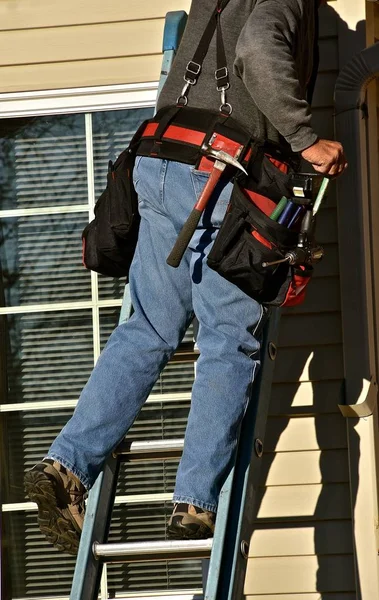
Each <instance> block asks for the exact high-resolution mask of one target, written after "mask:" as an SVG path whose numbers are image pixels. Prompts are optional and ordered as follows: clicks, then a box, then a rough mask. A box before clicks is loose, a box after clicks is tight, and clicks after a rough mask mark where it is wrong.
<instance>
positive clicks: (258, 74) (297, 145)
mask: <svg viewBox="0 0 379 600" xmlns="http://www.w3.org/2000/svg"><path fill="white" fill-rule="evenodd" d="M307 1H308V2H309V0H257V3H256V5H255V7H254V9H253V10H252V12H251V14H250V17H249V19H248V21H247V22H246V24H245V26H244V28H243V30H242V31H241V34H240V37H239V40H238V43H237V47H236V60H235V63H234V70H235V73H236V74H237V75H238V76H239V77H241V79H242V80H243V82H244V84H245V86H246V88H247V90H248V91H249V93H250V94H251V96H252V98H253V100H254V102H255V103H256V105H257V106H258V108H259V110H260V111H261V112H262V113H263V114H264V115H265V116H266V117H267V119H268V120H269V121H270V122H271V123H272V125H273V126H274V127H275V128H276V129H277V130H278V131H279V133H280V134H281V135H282V136H283V137H284V138H285V139H286V140H287V142H288V143H289V144H290V146H291V148H292V150H293V151H294V152H301V151H302V150H305V149H306V148H308V147H309V146H311V145H312V144H314V143H315V142H316V141H317V134H316V133H315V132H314V130H313V129H312V127H311V110H310V106H309V104H308V102H307V100H306V99H305V98H304V94H303V93H302V89H301V85H300V82H299V77H298V74H297V69H296V63H295V58H294V48H295V44H296V37H297V32H298V31H299V30H300V26H301V20H302V19H303V18H305V17H304V13H307V11H304V6H305V3H306V2H307ZM303 26H304V25H303ZM310 44H311V45H312V47H311V48H310V49H309V51H308V52H307V54H308V55H309V57H312V49H313V41H311V42H310Z"/></svg>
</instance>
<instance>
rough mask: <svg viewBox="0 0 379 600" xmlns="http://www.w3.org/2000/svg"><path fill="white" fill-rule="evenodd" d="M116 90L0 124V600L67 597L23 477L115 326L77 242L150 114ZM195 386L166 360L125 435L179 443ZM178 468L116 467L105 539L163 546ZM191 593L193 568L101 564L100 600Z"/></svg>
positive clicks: (62, 572) (196, 570)
mask: <svg viewBox="0 0 379 600" xmlns="http://www.w3.org/2000/svg"><path fill="white" fill-rule="evenodd" d="M126 87H127V86H126ZM112 91H113V92H114V94H113V95H112V94H111V100H108V104H109V105H108V106H106V99H105V97H104V93H103V92H102V94H100V95H97V96H96V95H95V96H94V105H95V106H96V105H97V106H98V108H99V109H101V110H97V111H96V110H91V111H89V110H88V109H87V110H85V108H84V106H82V107H80V106H79V103H80V102H82V104H83V105H85V106H86V107H87V106H88V104H90V101H89V100H88V99H86V98H83V97H82V96H83V95H80V94H78V98H79V97H80V99H79V100H77V101H76V103H75V102H74V101H73V99H72V97H70V102H68V100H69V99H68V98H63V99H60V100H59V102H58V100H57V98H56V94H55V96H54V98H53V99H51V100H49V98H47V99H46V98H45V97H44V98H42V99H41V97H40V95H39V94H38V93H37V94H35V97H33V98H32V99H31V98H30V95H29V96H28V97H27V98H24V99H23V98H21V99H20V98H16V99H15V100H14V102H13V105H12V106H13V109H14V110H15V113H16V114H15V115H14V116H12V118H6V119H2V120H1V122H0V161H1V169H0V173H1V175H0V191H1V204H0V273H1V277H0V325H1V338H0V339H1V342H0V343H1V347H0V385H1V401H0V427H1V431H0V434H1V445H2V447H1V490H0V491H1V496H0V500H1V504H2V513H1V519H2V523H1V525H2V531H3V536H2V569H3V580H4V581H3V585H4V587H5V596H4V600H8V599H12V600H13V599H16V598H17V599H19V598H33V599H37V598H56V599H58V598H59V599H62V598H67V597H68V595H69V590H70V587H71V580H72V575H73V571H74V565H75V559H74V558H73V557H69V556H68V555H65V554H61V553H59V552H58V551H56V550H55V549H53V548H52V547H50V546H49V545H48V544H47V543H46V542H45V540H44V538H43V536H42V535H41V534H40V532H39V529H38V526H37V521H36V514H35V507H34V506H33V504H32V503H29V502H28V501H27V499H26V498H25V495H24V491H23V483H22V480H23V473H24V471H25V470H26V469H28V468H30V467H32V466H33V465H34V464H35V462H37V461H38V460H40V459H41V458H42V457H43V456H44V455H45V453H46V451H47V449H48V447H49V445H50V444H51V442H52V440H53V439H54V437H55V436H56V435H57V433H58V432H59V431H60V429H61V427H62V426H63V425H64V423H65V422H66V421H67V419H68V418H69V417H70V416H71V414H72V411H73V408H74V406H75V404H76V402H77V399H78V396H79V394H80V391H81V389H82V387H83V385H84V384H85V382H86V380H87V378H88V376H89V374H90V372H91V369H92V367H93V364H94V362H96V360H97V358H98V356H99V353H100V351H101V348H102V347H103V345H104V344H105V341H106V339H107V338H108V336H109V334H110V332H111V331H112V329H113V328H114V326H115V325H116V324H117V321H118V316H119V308H120V306H121V302H122V296H123V292H124V282H123V281H122V280H118V279H110V278H105V277H102V276H98V275H97V274H95V273H90V272H88V271H86V270H85V269H84V268H83V267H82V265H81V231H82V229H83V228H84V226H85V224H86V223H87V222H88V219H89V218H91V217H92V214H93V207H94V201H95V198H96V197H98V196H99V194H100V192H101V191H102V189H103V187H104V185H105V181H106V170H107V163H108V161H109V160H110V159H112V160H114V159H115V158H116V156H117V155H118V154H119V153H120V152H121V151H122V150H123V148H124V147H125V146H126V145H127V143H128V140H129V139H130V137H131V135H132V134H133V132H134V131H135V130H136V128H137V126H138V124H139V123H140V122H141V121H142V120H143V119H146V118H148V117H149V116H150V115H151V114H152V112H153V108H152V106H153V104H154V95H153V93H152V92H151V91H150V92H149V91H148V92H146V94H145V96H144V97H143V98H142V99H141V98H140V99H138V98H139V97H138V94H140V96H141V94H142V92H143V90H142V91H141V86H140V87H139V88H138V89H137V91H135V90H134V91H133V90H129V89H127V90H126V91H125V93H124V92H123V94H124V95H122V94H121V95H120V93H116V92H115V90H112ZM116 91H117V90H116ZM153 91H154V90H153ZM154 93H155V91H154ZM133 94H134V95H133ZM136 94H137V97H136ZM149 94H150V95H149ZM142 96H143V94H142ZM120 98H121V100H122V101H121V100H120ZM116 99H117V102H116ZM23 102H24V104H22V103H23ZM44 102H45V108H43V107H41V105H43V103H44ZM65 102H66V104H67V111H66V112H67V114H64V110H65V106H64V105H65ZM86 102H87V104H86ZM20 103H21V104H20ZM25 103H26V104H27V105H28V106H29V108H28V110H27V111H25V110H24V108H23V107H24V105H25ZM49 103H50V105H49ZM114 106H116V107H117V110H114V109H113V108H114ZM30 107H31V108H30ZM46 107H47V108H46ZM25 112H26V113H27V114H26V115H25ZM41 113H45V114H41ZM7 114H12V111H11V107H8V112H7ZM21 114H22V116H19V115H21ZM187 339H188V340H190V339H191V333H190V332H189V333H188V337H187ZM193 375H194V365H193V362H192V361H191V360H188V362H173V363H170V364H169V365H168V366H167V367H166V369H165V371H164V372H163V373H162V375H161V377H160V379H159V380H158V381H157V383H156V385H155V387H154V390H153V393H152V396H151V398H150V399H149V401H148V402H147V404H146V406H145V408H144V409H143V410H142V412H141V415H140V417H139V419H138V421H137V422H136V423H135V425H134V427H133V429H132V430H131V432H130V434H129V436H130V437H132V438H133V439H164V438H178V437H183V435H184V429H185V425H186V419H187V415H188V410H189V392H190V389H191V385H192V381H193ZM176 467H177V461H166V462H163V461H162V462H159V463H158V462H152V463H146V464H140V463H138V465H133V464H129V465H127V466H123V467H122V472H121V476H120V480H119V486H118V497H119V500H118V501H117V503H116V506H115V510H114V515H113V524H112V529H111V535H110V539H111V540H112V541H138V540H139V541H145V540H157V539H164V537H165V522H166V520H167V518H168V515H169V513H170V512H171V509H172V505H171V503H170V502H169V500H170V497H171V494H172V491H173V485H174V480H175V474H176ZM120 499H121V502H120ZM199 588H201V575H200V563H199V561H197V562H191V563H188V562H185V561H184V562H182V561H175V562H171V563H167V562H164V563H159V564H156V563H150V564H149V563H147V564H142V563H137V564H130V565H129V564H127V565H115V566H110V567H108V593H109V594H110V597H114V596H117V595H118V594H121V593H122V592H124V595H125V592H127V593H128V594H132V595H133V594H134V595H140V594H141V592H148V591H150V590H157V589H158V590H159V589H161V590H167V589H169V590H185V589H186V590H194V591H195V590H196V591H197V590H198V589H199ZM103 595H104V597H106V596H105V590H104V589H103Z"/></svg>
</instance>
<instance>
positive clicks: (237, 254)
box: [207, 182, 310, 306]
mask: <svg viewBox="0 0 379 600" xmlns="http://www.w3.org/2000/svg"><path fill="white" fill-rule="evenodd" d="M297 242H298V232H296V231H292V230H290V229H288V228H286V227H284V226H283V225H280V224H279V223H277V222H276V221H273V220H272V219H270V218H269V217H267V216H266V215H265V214H264V213H262V212H261V211H260V210H259V209H258V208H257V207H256V206H254V204H253V203H252V202H251V201H250V200H249V198H247V197H246V195H245V193H244V192H243V189H242V188H241V187H240V185H239V183H238V182H236V183H235V185H234V189H233V193H232V197H231V200H230V204H229V207H228V210H227V213H226V215H225V218H224V221H223V223H222V225H221V228H220V231H219V233H218V235H217V237H216V240H215V242H214V245H213V247H212V249H211V251H210V253H209V256H208V261H207V262H208V265H209V267H210V268H212V269H214V270H215V271H217V273H219V274H220V275H222V276H223V277H225V279H227V280H228V281H231V282H232V283H234V284H235V285H237V286H238V287H239V288H240V289H241V290H242V291H244V292H245V293H246V294H247V295H248V296H250V297H251V298H254V299H255V300H257V301H258V302H260V303H261V304H269V305H273V306H283V305H289V304H288V303H287V302H286V300H287V299H288V300H289V297H290V295H291V293H292V294H295V296H296V290H295V291H294V290H293V286H294V284H295V283H296V282H297V285H298V290H299V291H300V287H299V286H300V282H301V279H302V274H303V275H304V281H303V284H304V285H303V286H302V288H304V287H305V283H307V282H308V280H309V277H310V272H309V271H308V270H305V269H304V270H303V269H301V268H299V269H297V270H296V277H297V279H296V280H295V277H294V275H295V271H294V269H293V268H292V267H290V266H289V265H288V263H281V264H278V265H274V266H267V267H265V266H263V264H264V263H267V262H274V261H277V260H280V259H282V258H284V256H285V254H286V252H288V251H290V250H293V249H294V247H296V245H297ZM305 278H306V279H307V281H305ZM301 291H302V292H303V289H302V290H301ZM297 298H298V299H299V295H297ZM295 303H296V304H297V303H298V301H296V302H293V304H295Z"/></svg>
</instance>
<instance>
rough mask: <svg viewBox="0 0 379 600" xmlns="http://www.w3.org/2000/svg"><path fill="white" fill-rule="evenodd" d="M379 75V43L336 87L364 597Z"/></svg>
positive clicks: (347, 357)
mask: <svg viewBox="0 0 379 600" xmlns="http://www.w3.org/2000/svg"><path fill="white" fill-rule="evenodd" d="M378 76H379V44H375V45H373V46H371V47H369V48H366V49H365V50H363V51H362V52H360V53H359V54H357V55H356V56H355V57H354V58H353V59H352V60H351V61H350V62H349V63H348V64H347V65H346V67H345V68H344V69H343V70H342V71H341V73H340V75H339V77H338V79H337V83H336V89H335V107H336V118H335V126H336V139H337V140H338V141H340V142H341V143H342V144H343V146H344V148H345V152H346V155H347V158H348V162H349V168H348V169H347V171H346V174H344V176H343V177H341V178H340V179H338V180H337V194H338V227H339V252H340V279H341V284H340V285H341V306H342V330H343V341H344V367H345V369H344V371H345V385H346V404H345V405H344V406H341V407H340V408H341V412H342V414H343V415H344V416H345V417H346V425H347V433H348V446H349V469H350V489H351V499H352V518H353V536H354V540H353V543H354V549H355V564H356V580H357V598H358V599H361V598H363V599H366V598H379V560H378V547H379V546H378V537H377V533H378V498H379V494H378V476H379V454H378V448H379V430H378V387H377V381H378V372H379V352H378V326H379V236H378V232H379V206H378V205H379V185H378V172H377V171H378V168H379V166H378V164H376V165H375V164H374V168H372V166H373V165H370V161H371V162H373V160H374V157H376V160H377V156H378V150H377V144H378V133H377V126H376V114H374V113H373V114H372V115H370V118H369V111H368V104H367V92H368V86H369V84H370V82H371V81H372V80H374V79H375V78H376V77H378ZM375 113H376V107H375ZM371 116H372V119H371ZM372 121H373V122H372ZM370 125H371V130H370ZM373 136H374V141H375V145H374V146H372V152H371V153H370V145H371V144H372V141H373ZM370 167H371V168H370Z"/></svg>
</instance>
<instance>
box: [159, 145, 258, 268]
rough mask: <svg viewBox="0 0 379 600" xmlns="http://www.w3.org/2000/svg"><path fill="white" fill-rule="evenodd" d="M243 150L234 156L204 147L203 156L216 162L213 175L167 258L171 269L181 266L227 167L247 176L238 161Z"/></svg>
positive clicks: (239, 150) (202, 149) (238, 149)
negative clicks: (202, 216)
mask: <svg viewBox="0 0 379 600" xmlns="http://www.w3.org/2000/svg"><path fill="white" fill-rule="evenodd" d="M242 149H243V146H239V147H238V148H237V150H236V152H235V155H234V156H232V155H231V154H228V153H227V152H225V151H224V150H215V149H214V148H212V147H211V146H207V145H206V144H204V145H203V146H202V148H201V152H202V154H204V155H205V156H207V157H210V158H215V159H216V160H215V163H214V166H213V169H212V171H211V174H210V176H209V179H208V181H207V183H206V185H205V186H204V189H203V191H202V193H201V195H200V198H199V199H198V201H197V202H196V204H195V206H194V207H193V209H192V212H191V213H190V216H189V217H188V219H187V221H186V222H185V223H184V225H183V227H182V229H181V231H180V233H179V235H178V237H177V239H176V242H175V245H174V247H173V249H172V250H171V252H170V254H169V256H168V258H167V261H166V262H167V264H168V265H170V267H175V268H176V267H178V266H179V265H180V262H181V260H182V258H183V255H184V252H185V251H186V249H187V246H188V244H189V243H190V241H191V238H192V236H193V234H194V233H195V230H196V227H197V226H198V224H199V221H200V218H201V215H202V214H203V212H204V209H205V207H206V206H207V204H208V201H209V199H210V197H211V196H212V194H213V192H214V190H215V188H216V186H217V184H218V182H219V181H220V179H221V176H222V174H223V172H224V171H225V168H226V166H227V165H230V166H232V167H235V168H236V169H239V170H240V171H242V172H243V173H245V174H246V175H247V172H246V170H245V169H244V168H243V166H242V165H241V163H240V162H238V160H237V159H238V157H239V156H240V154H241V152H242Z"/></svg>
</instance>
